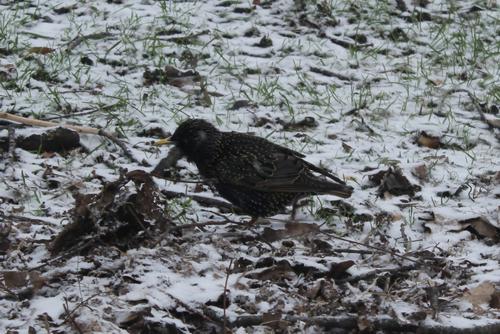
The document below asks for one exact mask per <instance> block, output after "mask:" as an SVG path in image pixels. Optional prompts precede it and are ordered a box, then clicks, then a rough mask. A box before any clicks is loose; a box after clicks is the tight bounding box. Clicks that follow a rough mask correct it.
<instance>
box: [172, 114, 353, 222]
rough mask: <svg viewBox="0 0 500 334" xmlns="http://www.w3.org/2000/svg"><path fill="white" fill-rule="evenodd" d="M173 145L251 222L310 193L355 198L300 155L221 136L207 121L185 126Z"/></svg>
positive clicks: (248, 137) (241, 136)
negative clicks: (249, 216) (246, 215)
mask: <svg viewBox="0 0 500 334" xmlns="http://www.w3.org/2000/svg"><path fill="white" fill-rule="evenodd" d="M170 140H171V141H172V142H173V143H174V144H175V145H176V147H177V148H178V149H180V150H181V152H182V153H183V155H184V156H186V157H187V159H188V160H189V161H191V162H194V163H195V164H196V166H197V167H198V170H199V172H200V174H201V176H202V177H203V178H204V179H205V180H207V182H208V183H210V184H211V185H213V186H214V187H215V188H216V189H217V191H218V192H219V194H220V195H221V196H222V197H224V198H225V199H227V200H228V201H230V202H231V203H233V204H234V205H236V206H238V207H239V208H241V209H242V211H244V212H246V213H248V214H249V215H251V216H252V217H265V216H270V215H273V214H276V213H278V212H280V211H282V210H283V209H284V208H285V207H286V206H287V205H291V204H294V203H295V201H296V200H298V199H299V198H302V197H305V196H308V195H312V194H322V193H329V194H334V195H337V196H340V197H343V198H347V197H350V196H351V193H352V188H351V187H349V186H346V185H345V183H344V182H343V181H342V180H340V179H339V178H337V177H336V176H334V175H332V174H331V173H329V172H328V171H326V170H325V169H323V168H319V167H316V166H314V165H312V164H310V163H308V162H306V161H305V160H303V159H302V158H303V157H304V155H303V154H301V153H299V152H295V151H293V150H290V149H288V148H286V147H283V146H280V145H276V144H274V143H272V142H270V141H268V140H266V139H264V138H260V137H256V136H251V135H248V134H244V133H238V132H222V131H219V130H217V129H216V128H215V127H214V126H213V125H211V124H210V123H208V122H206V121H204V120H200V119H191V120H187V121H185V122H184V123H182V124H181V125H179V127H178V128H177V130H176V131H175V133H174V134H173V136H172V137H171V138H170ZM314 172H315V173H319V174H321V175H322V176H317V175H315V174H314ZM327 178H329V179H330V180H328V179H327ZM332 181H333V182H332Z"/></svg>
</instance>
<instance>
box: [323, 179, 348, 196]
mask: <svg viewBox="0 0 500 334" xmlns="http://www.w3.org/2000/svg"><path fill="white" fill-rule="evenodd" d="M328 185H329V189H328V190H326V189H325V190H326V191H325V193H327V194H332V195H335V196H338V197H342V198H349V197H351V195H352V191H353V188H352V187H350V186H348V185H345V184H339V183H333V182H331V183H329V184H328Z"/></svg>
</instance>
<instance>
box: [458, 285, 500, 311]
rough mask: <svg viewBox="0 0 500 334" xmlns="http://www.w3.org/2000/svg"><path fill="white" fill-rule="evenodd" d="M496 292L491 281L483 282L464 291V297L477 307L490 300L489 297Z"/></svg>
mask: <svg viewBox="0 0 500 334" xmlns="http://www.w3.org/2000/svg"><path fill="white" fill-rule="evenodd" d="M495 292H496V288H495V285H494V284H493V283H491V282H488V281H486V282H483V283H481V284H479V285H478V286H476V287H475V288H474V289H471V290H470V291H467V292H465V293H464V298H465V299H466V300H467V301H469V302H470V303H471V304H472V305H473V306H476V307H478V306H479V305H481V304H487V303H489V302H490V300H491V297H492V296H493V294H494V293H495Z"/></svg>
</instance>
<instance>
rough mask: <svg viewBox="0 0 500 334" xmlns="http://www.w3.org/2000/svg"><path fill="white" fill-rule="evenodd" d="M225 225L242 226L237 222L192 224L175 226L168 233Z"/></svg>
mask: <svg viewBox="0 0 500 334" xmlns="http://www.w3.org/2000/svg"><path fill="white" fill-rule="evenodd" d="M227 224H235V225H243V224H242V223H238V222H233V221H223V222H212V221H210V222H205V223H193V224H183V225H177V226H173V227H171V228H170V229H169V232H170V231H177V230H184V229H187V228H193V227H204V226H213V225H227Z"/></svg>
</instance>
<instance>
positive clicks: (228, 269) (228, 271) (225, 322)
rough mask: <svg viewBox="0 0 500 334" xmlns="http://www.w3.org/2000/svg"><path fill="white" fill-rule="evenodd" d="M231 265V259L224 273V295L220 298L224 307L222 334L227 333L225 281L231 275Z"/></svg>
mask: <svg viewBox="0 0 500 334" xmlns="http://www.w3.org/2000/svg"><path fill="white" fill-rule="evenodd" d="M232 265H233V259H231V261H229V266H228V267H227V271H226V282H224V295H223V297H222V304H223V307H224V327H223V328H224V334H226V333H227V331H226V328H227V327H226V324H227V315H226V309H227V301H226V299H227V296H226V294H227V281H228V280H229V275H231V266H232Z"/></svg>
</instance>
